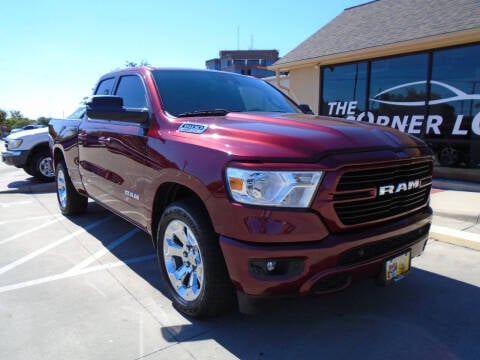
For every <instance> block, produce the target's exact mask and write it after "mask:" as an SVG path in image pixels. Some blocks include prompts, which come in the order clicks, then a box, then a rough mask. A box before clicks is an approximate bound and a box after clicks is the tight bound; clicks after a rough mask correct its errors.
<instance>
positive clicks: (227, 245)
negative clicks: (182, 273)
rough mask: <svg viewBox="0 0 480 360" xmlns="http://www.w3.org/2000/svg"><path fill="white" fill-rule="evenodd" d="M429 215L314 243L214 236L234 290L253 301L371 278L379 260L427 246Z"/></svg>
mask: <svg viewBox="0 0 480 360" xmlns="http://www.w3.org/2000/svg"><path fill="white" fill-rule="evenodd" d="M431 217H432V210H431V209H430V208H428V209H425V210H424V211H422V212H421V213H417V214H415V215H412V216H409V217H408V218H405V219H401V220H398V221H394V222H390V223H387V224H385V225H382V226H379V225H377V226H375V227H372V228H369V229H365V230H363V231H362V230H356V231H353V232H351V233H338V234H334V235H330V236H328V237H326V238H325V239H323V240H321V241H318V242H314V243H294V244H273V245H271V244H260V245H259V244H254V243H246V242H242V241H238V240H234V239H230V238H227V237H225V236H220V245H221V247H222V251H223V254H224V256H225V261H226V264H227V268H228V271H229V274H230V278H231V280H232V282H233V283H234V285H235V286H236V287H237V290H239V291H241V292H243V293H245V294H247V295H255V296H268V295H307V294H324V293H328V292H333V291H339V290H342V289H344V288H346V287H348V286H349V285H350V284H351V283H352V282H354V281H357V280H360V279H364V278H371V277H377V276H379V275H380V274H381V272H382V269H383V264H384V262H385V260H387V259H389V258H391V257H392V256H395V255H397V254H401V253H402V252H405V251H407V250H408V249H410V250H411V256H412V258H413V257H416V256H419V255H420V254H421V253H422V252H423V250H424V248H425V245H426V243H427V240H428V232H429V230H430V224H431Z"/></svg>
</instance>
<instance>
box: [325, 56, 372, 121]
mask: <svg viewBox="0 0 480 360" xmlns="http://www.w3.org/2000/svg"><path fill="white" fill-rule="evenodd" d="M322 81H323V88H322V102H321V107H320V113H321V114H325V115H330V116H337V117H345V118H354V117H355V116H357V115H358V114H359V113H361V112H363V111H365V105H366V99H367V96H366V89H367V63H366V62H363V63H362V62H360V63H355V64H347V65H336V66H327V67H324V68H323V69H322Z"/></svg>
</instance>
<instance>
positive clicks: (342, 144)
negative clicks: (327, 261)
mask: <svg viewBox="0 0 480 360" xmlns="http://www.w3.org/2000/svg"><path fill="white" fill-rule="evenodd" d="M178 120H181V122H180V124H178V128H177V130H178V131H177V132H176V133H177V135H179V136H188V137H193V138H195V137H197V138H198V142H199V144H202V146H207V147H210V148H217V149H218V150H223V151H227V152H229V153H230V154H231V155H237V156H240V157H252V156H254V157H255V158H258V157H259V154H261V157H262V158H277V159H278V158H295V159H303V160H304V161H315V160H318V159H319V158H320V157H323V156H326V155H328V154H331V153H335V154H338V153H342V152H363V151H374V150H391V151H399V150H401V149H405V148H415V147H417V148H418V147H422V148H425V147H426V146H425V144H424V143H423V142H422V141H421V140H419V139H417V138H415V137H413V136H411V135H408V134H405V133H402V132H400V131H398V130H394V129H392V128H389V127H383V126H379V125H372V124H369V123H365V122H356V121H351V120H345V119H340V118H330V117H323V116H314V115H305V114H279V113H268V114H267V113H261V114H260V113H229V114H227V115H226V116H224V117H205V118H204V117H202V118H181V119H180V118H179V119H178ZM185 124H187V125H188V124H193V125H199V129H200V131H196V132H197V133H195V134H193V133H192V132H193V131H192V132H190V131H186V132H184V130H183V129H184V128H188V126H186V127H185V126H182V125H185ZM199 132H201V133H199ZM192 140H193V139H192ZM193 141H195V140H193Z"/></svg>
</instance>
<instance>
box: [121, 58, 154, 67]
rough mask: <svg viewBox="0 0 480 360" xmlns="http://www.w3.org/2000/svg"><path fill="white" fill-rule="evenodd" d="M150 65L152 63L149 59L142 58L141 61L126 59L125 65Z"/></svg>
mask: <svg viewBox="0 0 480 360" xmlns="http://www.w3.org/2000/svg"><path fill="white" fill-rule="evenodd" d="M149 65H150V64H149V63H148V61H147V60H141V61H140V62H139V63H137V62H135V61H130V60H127V61H125V67H135V66H149Z"/></svg>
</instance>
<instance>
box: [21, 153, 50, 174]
mask: <svg viewBox="0 0 480 360" xmlns="http://www.w3.org/2000/svg"><path fill="white" fill-rule="evenodd" d="M25 171H26V172H27V173H28V174H31V175H33V177H35V178H36V179H38V180H41V181H53V180H55V172H54V171H53V166H52V155H51V154H50V152H49V151H48V150H40V151H38V152H37V153H35V154H34V155H33V156H32V158H31V160H30V163H29V164H28V171H27V170H25Z"/></svg>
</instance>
